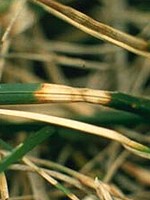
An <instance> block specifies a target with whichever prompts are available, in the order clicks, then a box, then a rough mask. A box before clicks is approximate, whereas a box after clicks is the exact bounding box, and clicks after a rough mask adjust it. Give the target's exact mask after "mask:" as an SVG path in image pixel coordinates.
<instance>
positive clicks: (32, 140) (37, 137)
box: [0, 127, 52, 172]
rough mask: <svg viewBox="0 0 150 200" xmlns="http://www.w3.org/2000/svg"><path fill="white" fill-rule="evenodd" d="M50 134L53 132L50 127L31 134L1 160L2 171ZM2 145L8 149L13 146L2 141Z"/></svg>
mask: <svg viewBox="0 0 150 200" xmlns="http://www.w3.org/2000/svg"><path fill="white" fill-rule="evenodd" d="M50 135H52V132H51V131H50V128H49V127H44V128H42V129H41V130H40V131H38V132H36V133H34V134H31V136H29V137H28V138H27V139H26V140H25V141H24V142H23V143H21V144H19V145H18V146H17V147H16V148H14V149H13V150H12V152H11V153H10V154H9V155H8V156H6V157H5V158H4V159H2V160H1V161H0V172H2V171H4V170H5V169H6V168H7V167H8V166H9V165H11V164H12V163H14V162H16V161H18V160H19V159H21V158H22V157H23V156H25V155H26V154H27V153H28V152H29V151H31V150H32V149H33V148H34V147H36V146H37V145H38V144H40V143H41V142H43V141H44V140H46V139H47V138H48V137H49V136H50ZM1 145H3V146H4V147H7V149H8V148H11V147H8V145H7V146H6V145H4V142H3V143H2V142H1Z"/></svg>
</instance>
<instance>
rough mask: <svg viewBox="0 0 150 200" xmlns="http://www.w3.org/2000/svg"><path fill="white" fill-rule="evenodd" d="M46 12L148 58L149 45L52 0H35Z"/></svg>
mask: <svg viewBox="0 0 150 200" xmlns="http://www.w3.org/2000/svg"><path fill="white" fill-rule="evenodd" d="M35 1H36V2H37V3H38V4H40V5H41V6H42V7H44V8H45V9H46V10H47V11H48V12H50V13H51V14H53V15H55V16H56V17H59V18H60V19H62V20H64V21H66V22H68V23H70V24H72V25H73V26H75V27H77V28H78V29H80V30H82V31H84V32H86V33H88V34H90V35H92V36H93V37H96V38H98V39H102V40H105V41H108V42H110V43H113V44H115V45H117V46H119V47H122V48H124V49H127V50H129V51H131V52H133V53H136V54H138V55H142V56H145V57H148V58H150V52H149V46H150V44H149V43H148V42H147V41H145V40H143V39H140V38H137V37H133V36H131V35H129V34H126V33H123V32H121V31H118V30H116V29H114V28H112V27H110V26H108V25H105V24H103V23H100V22H98V21H96V20H94V19H92V18H91V17H89V16H87V15H85V14H83V13H81V12H79V11H77V10H75V9H73V8H71V7H68V6H65V5H62V4H60V3H58V2H56V1H53V0H35Z"/></svg>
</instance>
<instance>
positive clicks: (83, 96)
mask: <svg viewBox="0 0 150 200" xmlns="http://www.w3.org/2000/svg"><path fill="white" fill-rule="evenodd" d="M34 95H35V97H36V98H37V100H38V101H39V102H43V103H44V102H47V103H50V102H54V103H55V102H88V103H95V104H108V103H109V102H110V101H111V96H110V94H109V93H108V92H107V91H103V90H92V89H88V88H74V87H70V86H64V85H57V84H42V87H41V88H40V89H39V90H38V91H36V93H35V94H34Z"/></svg>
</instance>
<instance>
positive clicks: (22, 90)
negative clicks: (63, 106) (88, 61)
mask: <svg viewBox="0 0 150 200" xmlns="http://www.w3.org/2000/svg"><path fill="white" fill-rule="evenodd" d="M55 102H57V103H58V102H88V103H93V104H99V105H104V106H107V107H112V108H115V109H118V110H122V111H128V112H131V113H134V114H138V115H140V117H142V116H143V117H144V118H145V120H147V119H149V118H150V100H149V99H145V98H141V97H135V96H131V95H128V94H125V93H121V92H109V91H103V90H93V89H89V88H75V87H69V86H65V85H57V84H46V83H43V84H40V83H36V84H0V104H2V105H7V104H31V103H55Z"/></svg>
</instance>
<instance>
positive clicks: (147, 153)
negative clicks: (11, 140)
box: [0, 109, 150, 170]
mask: <svg viewBox="0 0 150 200" xmlns="http://www.w3.org/2000/svg"><path fill="white" fill-rule="evenodd" d="M0 114H1V115H10V116H16V117H23V118H27V119H33V120H38V121H42V122H46V123H50V124H54V125H56V126H62V127H67V128H70V129H75V130H78V131H82V132H85V133H90V134H94V135H97V136H102V137H105V138H108V139H111V140H115V141H117V142H120V143H121V144H122V145H123V146H124V147H125V148H127V149H128V150H130V151H131V152H133V153H135V154H137V155H139V156H141V157H145V158H147V159H150V148H149V147H147V146H145V145H142V144H140V143H138V142H135V141H133V140H131V139H129V138H127V137H125V136H124V135H122V134H120V133H119V132H117V131H114V130H110V129H106V128H102V127H98V126H95V125H91V124H86V123H83V122H79V121H75V120H71V119H65V118H62V117H55V116H51V115H45V114H39V113H33V112H25V111H17V110H7V109H0ZM0 170H1V168H0Z"/></svg>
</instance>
